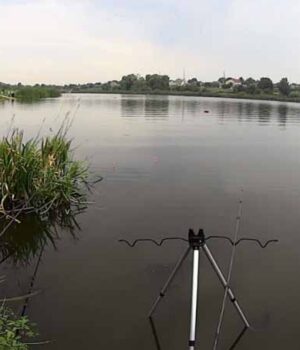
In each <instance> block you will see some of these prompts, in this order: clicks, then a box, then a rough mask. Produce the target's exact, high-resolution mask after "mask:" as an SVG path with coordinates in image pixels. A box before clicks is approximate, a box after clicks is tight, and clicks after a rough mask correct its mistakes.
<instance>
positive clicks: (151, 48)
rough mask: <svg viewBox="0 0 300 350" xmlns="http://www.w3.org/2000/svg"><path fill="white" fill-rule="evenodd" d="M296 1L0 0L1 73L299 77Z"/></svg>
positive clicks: (86, 78) (69, 78)
mask: <svg viewBox="0 0 300 350" xmlns="http://www.w3.org/2000/svg"><path fill="white" fill-rule="evenodd" d="M299 19H300V1H299V0H0V33H1V38H0V81H2V82H8V83H17V82H22V83H27V84H33V83H42V82H45V83H54V84H64V83H73V82H74V83H86V82H99V81H100V82H104V81H108V80H113V79H118V80H119V79H120V78H121V77H122V76H123V75H126V74H130V73H136V74H141V75H145V74H148V73H160V74H168V75H169V76H170V77H171V78H177V77H180V78H181V77H182V76H183V71H185V75H186V78H192V77H196V78H197V79H199V80H201V81H212V80H217V79H218V78H219V77H221V76H223V72H224V71H225V74H226V76H227V77H229V76H231V77H240V76H243V77H244V78H247V77H249V76H251V77H253V78H259V77H262V76H267V77H270V78H272V79H273V80H274V81H278V80H280V79H281V78H282V77H288V79H289V80H290V81H291V82H300V59H299V58H300V45H299V43H300V30H299V25H298V22H299Z"/></svg>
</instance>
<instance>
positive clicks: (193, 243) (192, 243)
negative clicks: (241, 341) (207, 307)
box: [148, 229, 250, 350]
mask: <svg viewBox="0 0 300 350" xmlns="http://www.w3.org/2000/svg"><path fill="white" fill-rule="evenodd" d="M188 243H189V245H188V247H187V249H186V250H185V251H184V254H183V255H182V257H181V258H180V259H179V260H178V262H177V263H176V265H175V267H174V269H173V271H172V272H171V274H170V276H169V278H168V279H167V282H166V283H165V285H164V286H163V288H162V289H161V290H160V293H159V295H158V297H157V299H156V300H155V302H154V304H153V306H152V307H151V310H150V312H149V313H148V317H149V319H150V321H151V320H152V315H153V313H154V312H155V310H156V308H157V306H158V304H159V303H160V301H161V299H162V298H163V297H164V296H165V294H166V292H167V289H168V287H169V286H170V284H171V282H172V281H173V279H174V278H175V276H176V274H177V272H178V271H179V270H180V268H181V266H182V264H183V262H184V261H185V259H186V258H187V256H188V255H189V253H190V251H191V250H192V251H193V275H192V298H191V317H190V336H189V342H188V346H189V350H195V346H196V329H197V306H198V305H197V303H198V281H199V261H200V249H201V250H202V251H203V252H204V254H205V255H206V257H207V259H208V261H209V262H210V265H211V266H212V268H213V270H214V271H215V273H216V275H217V277H218V279H219V281H220V282H221V284H222V287H223V288H224V289H225V290H227V293H226V294H227V297H228V298H229V299H230V301H231V302H232V303H233V306H234V307H235V309H236V311H237V313H238V314H239V316H240V318H241V320H242V321H243V323H244V326H245V330H246V329H248V328H249V327H250V323H249V321H248V320H247V318H246V316H245V314H244V312H243V310H242V308H241V306H240V304H239V302H238V301H237V299H236V297H235V295H234V293H233V291H232V289H231V288H230V287H229V285H228V283H227V281H226V278H225V277H224V274H223V272H222V270H221V269H220V267H219V265H218V264H217V262H216V260H215V259H214V257H213V254H212V253H211V251H210V249H209V248H208V246H207V244H206V242H205V235H204V232H203V230H202V229H199V232H198V234H196V233H195V232H194V230H192V229H189V233H188ZM245 330H243V333H244V332H245Z"/></svg>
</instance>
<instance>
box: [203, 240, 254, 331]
mask: <svg viewBox="0 0 300 350" xmlns="http://www.w3.org/2000/svg"><path fill="white" fill-rule="evenodd" d="M202 249H203V251H204V253H205V255H206V256H207V258H208V260H209V262H210V264H211V266H212V267H213V269H214V270H215V272H216V274H217V276H218V278H219V280H220V282H221V283H222V285H223V287H224V288H227V290H228V296H229V299H230V300H231V302H232V303H233V305H234V307H235V308H236V310H237V312H238V314H239V316H240V317H241V319H242V321H243V323H244V325H245V327H247V328H249V327H250V324H249V322H248V320H247V318H246V316H245V314H244V312H243V310H242V309H241V307H240V304H239V303H238V301H237V300H236V298H235V295H234V294H233V291H232V290H231V288H230V287H229V286H228V284H227V281H226V279H225V277H224V275H223V273H222V271H221V269H220V267H219V266H218V264H217V262H216V260H215V259H214V257H213V255H212V253H211V251H210V250H209V248H208V246H207V245H206V243H204V244H203V246H202Z"/></svg>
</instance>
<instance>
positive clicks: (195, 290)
mask: <svg viewBox="0 0 300 350" xmlns="http://www.w3.org/2000/svg"><path fill="white" fill-rule="evenodd" d="M198 277H199V248H198V249H193V281H192V305H191V324H190V339H189V349H190V350H194V349H195V341H196V323H197V299H198Z"/></svg>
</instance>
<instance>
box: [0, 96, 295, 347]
mask: <svg viewBox="0 0 300 350" xmlns="http://www.w3.org/2000/svg"><path fill="white" fill-rule="evenodd" d="M205 111H208V113H205ZM66 115H69V116H70V117H72V118H74V121H73V125H72V128H71V130H70V132H69V134H70V136H72V137H73V138H74V145H75V146H76V150H75V152H76V157H78V158H84V159H87V160H88V161H89V163H90V165H91V169H92V171H93V172H94V173H95V174H100V175H102V176H103V177H104V180H103V181H102V182H101V183H99V184H97V186H96V188H95V190H94V192H93V194H91V196H90V200H91V201H94V202H95V204H93V205H91V206H90V207H89V209H88V211H87V212H86V213H84V214H82V215H81V216H80V217H78V221H79V223H80V226H81V231H80V232H77V233H76V239H74V238H73V237H72V236H71V235H69V234H67V233H62V234H61V235H60V236H61V237H60V239H58V240H57V242H56V246H57V247H56V250H55V249H53V247H52V246H50V245H49V246H47V247H46V249H45V251H44V252H43V254H42V259H41V264H40V266H39V270H38V273H37V276H36V279H35V281H34V289H35V290H40V291H41V293H40V294H39V295H37V296H35V297H34V298H32V299H30V303H29V307H28V309H27V314H28V315H29V317H30V318H31V319H32V320H33V321H34V322H36V323H37V325H38V329H39V332H40V336H39V340H41V341H43V340H50V341H51V343H50V344H48V345H43V346H35V347H34V348H35V349H49V350H60V349H72V350H79V349H108V348H109V349H122V350H133V349H143V350H152V349H153V350H155V349H156V347H155V342H154V338H153V335H152V333H151V328H150V326H149V323H148V321H147V318H146V316H147V313H148V311H149V309H150V307H151V305H152V303H153V301H154V300H155V298H156V296H157V295H158V293H159V290H160V287H161V286H162V285H163V283H164V282H165V280H166V279H167V277H168V275H169V273H170V272H171V270H172V267H173V265H174V264H175V263H176V261H177V259H178V258H179V256H180V255H181V254H182V251H183V250H184V249H185V245H184V243H183V242H169V243H166V244H165V245H163V246H162V247H160V248H158V247H156V246H154V245H152V244H140V245H137V246H136V248H134V249H130V248H129V247H127V246H126V245H125V244H121V243H119V242H118V240H119V239H122V238H123V239H124V238H125V239H129V240H134V239H136V238H144V237H152V238H155V239H160V238H163V237H165V236H181V237H186V235H187V231H188V229H189V228H190V227H192V228H194V229H195V230H198V228H200V227H201V228H203V229H204V230H205V232H206V233H207V234H208V235H228V236H230V237H233V233H234V227H235V221H236V215H237V211H238V200H239V198H240V197H241V196H242V200H243V208H242V211H243V214H242V220H241V227H240V232H239V237H252V238H259V239H261V240H262V241H265V240H267V239H273V238H276V239H279V240H280V242H279V243H278V244H273V245H269V246H268V247H267V248H266V249H260V248H259V247H258V246H257V245H256V244H254V243H241V244H240V245H239V246H238V248H237V252H236V259H235V263H234V268H233V275H232V287H233V288H234V290H235V292H236V295H237V297H238V299H239V300H240V302H241V305H242V307H243V309H244V311H245V313H246V314H247V316H248V318H249V319H250V321H251V324H252V326H253V327H254V328H255V330H253V331H252V330H251V331H248V332H247V333H246V334H245V336H244V337H243V338H242V339H241V341H240V343H239V345H238V346H237V348H238V349H245V350H250V349H251V350H253V349H267V348H269V349H272V350H276V349H280V350H282V349H298V348H299V316H300V302H299V296H300V280H299V270H300V254H299V247H300V245H299V244H300V234H299V231H298V230H299V218H300V216H299V213H300V212H299V211H300V105H299V104H292V103H280V102H265V101H247V100H234V99H215V98H198V97H168V96H140V95H89V94H85V95H64V96H63V97H61V98H58V99H49V100H45V101H42V102H38V103H35V104H19V103H13V104H12V103H8V102H6V103H4V104H0V127H1V129H0V130H1V135H4V134H6V132H7V130H8V128H9V125H10V124H11V120H12V118H13V125H14V126H17V127H19V128H22V129H24V130H25V133H26V135H28V136H32V135H35V134H36V132H38V130H39V129H40V127H41V125H42V131H41V132H42V133H43V134H51V133H53V132H54V131H55V130H57V128H58V126H59V125H60V123H61V121H62V120H63V119H64V117H65V116H66ZM27 230H30V227H29V228H27ZM208 245H209V247H210V249H211V251H212V252H213V253H214V255H215V257H216V259H217V261H218V262H219V264H220V265H221V266H222V268H223V269H224V271H225V272H226V271H227V270H228V265H229V259H230V253H231V249H232V247H231V246H230V245H229V244H228V243H227V242H226V241H219V240H218V241H216V240H214V241H213V240H211V241H209V242H208ZM37 259H38V256H36V257H35V259H33V261H32V264H31V265H29V266H25V265H20V264H18V265H17V266H13V265H12V263H11V262H10V261H7V262H6V263H5V264H2V265H1V274H5V275H6V278H7V280H6V283H5V284H2V285H1V288H2V289H1V296H5V295H8V296H13V295H20V294H22V293H26V291H28V288H29V285H30V281H31V278H32V274H33V271H34V269H35V264H36V261H37ZM191 264H192V261H191V257H190V259H188V261H186V263H185V265H183V267H182V269H181V271H180V272H179V274H178V275H177V277H176V279H175V280H174V283H173V284H172V286H171V288H170V289H169V291H168V293H167V296H166V297H165V299H164V300H163V302H162V303H161V304H160V306H159V308H158V310H157V312H156V313H155V324H156V328H157V332H158V336H159V340H160V343H161V349H163V350H164V349H165V350H170V349H172V350H179V349H185V348H187V339H188V331H189V309H190V291H191V267H192V265H191ZM199 287H200V292H199V319H198V320H199V323H198V344H199V345H198V348H199V349H211V348H212V343H213V337H214V332H215V328H216V324H217V320H218V315H219V312H220V308H221V302H222V297H223V289H222V288H221V286H220V285H219V282H218V280H217V278H216V276H215V275H214V273H213V272H212V270H211V267H210V265H209V264H208V262H207V260H206V258H205V256H203V257H202V256H201V261H200V280H199ZM241 329H242V324H241V321H240V319H239V317H238V316H237V315H236V313H235V312H234V310H233V309H232V305H231V304H230V303H228V304H227V308H226V312H225V319H224V324H223V327H222V335H221V338H220V343H219V345H220V346H219V349H228V348H229V347H230V345H231V343H232V342H233V341H234V339H235V337H236V336H237V334H238V333H239V331H240V330H241Z"/></svg>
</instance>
